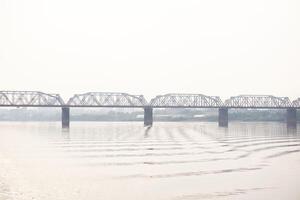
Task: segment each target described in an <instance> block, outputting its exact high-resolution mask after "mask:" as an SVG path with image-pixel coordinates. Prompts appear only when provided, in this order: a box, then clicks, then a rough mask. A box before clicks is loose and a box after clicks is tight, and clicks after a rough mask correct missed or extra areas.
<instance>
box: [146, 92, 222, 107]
mask: <svg viewBox="0 0 300 200" xmlns="http://www.w3.org/2000/svg"><path fill="white" fill-rule="evenodd" d="M150 106H152V107H195V108H213V107H222V106H224V105H223V102H222V100H221V99H220V97H218V96H206V95H203V94H165V95H159V96H156V97H155V98H153V99H152V100H151V101H150Z"/></svg>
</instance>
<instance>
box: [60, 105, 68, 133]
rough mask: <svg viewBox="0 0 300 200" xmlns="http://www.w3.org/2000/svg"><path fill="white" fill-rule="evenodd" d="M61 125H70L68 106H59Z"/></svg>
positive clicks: (64, 126)
mask: <svg viewBox="0 0 300 200" xmlns="http://www.w3.org/2000/svg"><path fill="white" fill-rule="evenodd" d="M61 125H62V127H63V128H69V127H70V108H69V107H62V108H61Z"/></svg>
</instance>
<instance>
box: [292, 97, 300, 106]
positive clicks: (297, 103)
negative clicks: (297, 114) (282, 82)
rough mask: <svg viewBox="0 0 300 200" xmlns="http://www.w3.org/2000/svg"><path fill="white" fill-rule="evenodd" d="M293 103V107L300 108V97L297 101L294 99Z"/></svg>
mask: <svg viewBox="0 0 300 200" xmlns="http://www.w3.org/2000/svg"><path fill="white" fill-rule="evenodd" d="M292 104H293V107H297V108H300V98H298V99H296V100H295V101H293V103H292Z"/></svg>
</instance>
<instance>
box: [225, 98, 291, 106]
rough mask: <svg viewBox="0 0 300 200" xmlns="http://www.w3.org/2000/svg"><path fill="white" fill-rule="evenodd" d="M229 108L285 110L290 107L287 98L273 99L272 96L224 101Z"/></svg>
mask: <svg viewBox="0 0 300 200" xmlns="http://www.w3.org/2000/svg"><path fill="white" fill-rule="evenodd" d="M225 106H226V107H230V108H287V107H292V103H291V101H290V99H289V98H288V97H275V96H272V95H240V96H235V97H231V98H230V99H228V100H226V101H225Z"/></svg>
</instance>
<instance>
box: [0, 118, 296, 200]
mask: <svg viewBox="0 0 300 200" xmlns="http://www.w3.org/2000/svg"><path fill="white" fill-rule="evenodd" d="M298 127H299V124H298ZM299 169H300V131H299V128H298V131H296V130H295V129H287V128H286V124H285V123H279V122H267V123H265V122H264V123H259V122H255V123H254V122H247V123H242V122H230V125H229V127H228V128H220V127H218V125H217V123H215V122H205V123H203V122H179V123H177V122H169V123H163V122H160V123H159V122H155V123H154V126H153V127H152V128H144V127H143V124H142V122H105V123H104V122H72V123H71V127H70V129H69V130H62V129H61V124H60V123H57V122H1V123H0V200H29V199H30V200H32V199H35V200H83V199H87V200H99V199H101V200H141V199H143V200H197V199H226V200H231V199H239V200H240V199H241V200H253V199H255V200H257V199H262V200H285V199H286V200H299V199H300V190H299V185H300V170H299Z"/></svg>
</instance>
